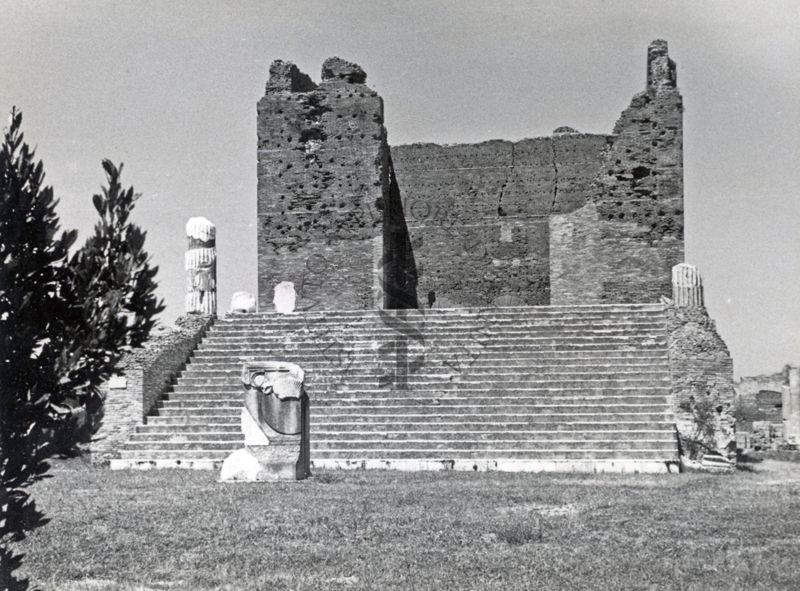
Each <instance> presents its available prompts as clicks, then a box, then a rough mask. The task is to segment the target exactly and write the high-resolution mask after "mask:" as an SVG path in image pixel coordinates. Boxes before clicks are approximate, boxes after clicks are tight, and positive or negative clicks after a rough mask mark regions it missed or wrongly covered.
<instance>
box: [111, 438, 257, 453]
mask: <svg viewBox="0 0 800 591" xmlns="http://www.w3.org/2000/svg"><path fill="white" fill-rule="evenodd" d="M243 441H244V438H242V439H238V440H235V439H234V440H225V441H213V440H207V441H157V442H155V443H153V442H150V441H138V440H131V441H129V442H128V443H126V444H125V446H124V447H123V448H122V451H123V452H136V451H192V450H209V451H228V452H232V451H236V450H237V449H239V448H241V447H242V442H243ZM123 457H124V456H123Z"/></svg>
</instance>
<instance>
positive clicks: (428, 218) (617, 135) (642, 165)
mask: <svg viewBox="0 0 800 591" xmlns="http://www.w3.org/2000/svg"><path fill="white" fill-rule="evenodd" d="M258 261H259V269H258V278H259V285H258V287H259V308H260V310H261V311H269V310H270V309H271V304H272V297H273V288H274V286H275V285H277V284H278V283H280V282H282V281H291V282H292V283H294V285H295V288H296V290H297V293H298V300H297V305H298V308H299V309H320V310H321V309H339V310H344V309H352V310H356V309H371V308H427V307H429V306H433V307H437V308H439V307H444V308H447V307H470V306H487V305H500V306H505V305H545V304H553V305H556V304H591V303H609V302H614V303H647V302H657V301H658V300H659V297H660V296H669V295H670V293H671V283H670V281H671V279H670V277H671V268H672V267H673V266H674V265H675V264H677V263H680V262H682V261H683V133H682V99H681V95H680V93H679V91H678V88H677V77H676V68H675V64H674V62H673V61H672V60H671V59H670V58H669V55H668V53H667V44H666V42H665V41H655V42H653V43H652V44H651V45H650V47H649V48H648V52H647V75H646V88H645V90H644V91H643V92H640V93H639V94H637V95H636V96H634V97H633V99H632V101H631V104H630V105H629V106H628V108H626V109H625V110H624V111H623V112H622V114H621V116H620V118H619V120H618V121H617V123H616V125H615V126H614V128H613V131H612V132H611V133H609V134H606V135H601V134H584V133H578V132H576V131H574V130H572V129H570V128H558V129H557V130H556V131H555V132H554V134H553V135H552V136H550V137H539V138H532V139H524V140H521V141H518V142H511V141H504V140H492V141H487V142H481V143H478V144H458V145H446V146H442V145H436V144H411V145H404V146H391V147H390V145H389V143H388V140H387V132H386V127H385V126H384V113H383V101H382V100H381V98H380V97H379V96H378V95H377V94H376V93H375V92H374V91H373V90H371V89H370V88H369V87H368V86H367V85H366V74H365V73H364V71H363V70H362V69H361V68H360V67H359V66H357V65H355V64H352V63H349V62H346V61H344V60H341V59H339V58H331V59H329V60H327V61H326V62H325V64H324V65H323V68H322V81H321V82H320V83H319V84H317V83H315V82H313V81H312V80H311V78H310V77H309V76H307V75H305V74H303V73H301V72H300V71H299V70H298V69H297V67H296V66H294V65H293V64H291V63H288V62H282V61H276V62H274V63H273V64H272V66H271V68H270V78H269V81H268V83H267V86H266V93H265V95H264V97H263V98H262V99H261V100H260V101H259V103H258Z"/></svg>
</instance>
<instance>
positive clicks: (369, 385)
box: [174, 374, 669, 392]
mask: <svg viewBox="0 0 800 591" xmlns="http://www.w3.org/2000/svg"><path fill="white" fill-rule="evenodd" d="M395 379H396V380H397V379H400V378H397V377H396V378H395ZM403 379H404V381H405V382H407V383H408V384H409V387H418V388H421V389H436V388H441V387H443V386H445V385H447V384H457V385H460V386H464V387H467V389H469V387H470V386H473V387H474V386H478V387H487V386H488V385H489V384H500V383H502V384H508V385H509V386H510V385H512V384H524V385H528V386H533V385H536V386H539V387H546V386H549V385H552V386H556V387H564V388H591V387H598V388H600V387H603V388H616V387H625V386H628V387H638V386H641V387H652V386H657V385H660V384H664V385H666V384H669V378H668V377H666V376H662V377H659V378H656V377H639V376H636V375H632V376H631V377H625V376H621V377H618V378H614V377H604V376H598V377H594V378H587V377H584V376H579V375H578V376H570V375H564V376H541V377H540V378H538V379H536V380H533V379H527V380H525V379H519V380H514V379H499V378H498V379H490V378H488V377H487V378H484V379H481V378H480V377H476V378H473V377H472V376H469V375H466V376H452V377H451V376H447V375H442V376H430V377H418V376H416V375H414V374H411V375H408V376H405V377H404V378H403ZM379 380H380V375H377V376H374V377H373V378H372V379H364V378H361V379H357V380H356V379H347V380H341V381H339V380H329V381H322V380H320V381H319V385H320V386H326V385H330V384H331V383H338V384H339V385H338V386H337V389H338V391H341V392H348V391H354V390H366V389H373V388H376V387H377V386H378V385H379ZM315 383H317V382H316V381H315V380H309V383H308V384H307V386H306V388H307V390H309V391H311V390H312V389H313V387H314V384H315ZM193 386H209V387H211V386H213V387H231V388H234V387H235V388H236V389H237V390H241V388H242V385H241V383H240V382H239V381H238V380H234V379H233V378H193V377H187V378H182V379H181V380H180V382H179V384H178V385H176V386H175V390H174V391H176V392H177V391H180V390H178V388H179V387H180V388H190V387H193ZM499 389H502V387H501V388H499ZM184 391H185V390H184Z"/></svg>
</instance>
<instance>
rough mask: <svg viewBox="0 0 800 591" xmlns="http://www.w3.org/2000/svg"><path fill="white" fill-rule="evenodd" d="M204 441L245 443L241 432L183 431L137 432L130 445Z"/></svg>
mask: <svg viewBox="0 0 800 591" xmlns="http://www.w3.org/2000/svg"><path fill="white" fill-rule="evenodd" d="M203 441H216V442H225V441H227V442H233V443H236V444H242V443H243V442H244V435H242V433H241V430H239V432H238V433H237V432H232V433H220V432H218V431H206V432H194V433H186V432H181V431H174V432H165V433H158V432H145V433H142V432H137V433H134V434H133V435H132V436H131V439H130V441H129V443H136V444H143V443H150V444H160V443H162V442H169V443H182V442H203Z"/></svg>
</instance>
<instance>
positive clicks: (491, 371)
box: [182, 360, 669, 380]
mask: <svg viewBox="0 0 800 591" xmlns="http://www.w3.org/2000/svg"><path fill="white" fill-rule="evenodd" d="M459 367H461V366H458V365H456V364H455V363H454V364H453V365H452V366H447V365H445V366H443V367H440V368H434V367H431V366H427V365H424V366H423V367H422V368H421V369H420V370H419V371H417V372H415V375H417V376H433V375H439V374H441V372H442V371H447V370H448V369H449V370H450V371H449V372H448V373H452V372H453V371H458V370H459ZM463 368H464V369H462V370H461V371H469V374H470V375H473V376H478V375H485V376H491V377H494V376H520V378H521V379H527V378H524V377H523V376H526V375H527V376H531V375H533V376H540V375H576V374H586V375H598V374H606V375H620V374H623V375H624V374H631V373H638V374H653V375H655V374H658V375H659V376H663V375H664V372H665V371H666V370H668V368H669V366H668V364H667V361H666V360H663V361H660V362H659V363H637V364H633V363H631V364H628V365H617V366H614V365H610V364H605V365H592V364H586V365H583V364H573V365H566V364H547V365H539V366H535V367H534V366H531V365H525V364H519V365H518V366H516V367H514V366H507V365H503V366H491V365H483V366H480V365H476V364H474V363H470V364H466V363H465V364H463ZM379 373H380V369H379V368H375V367H368V366H367V365H366V364H363V365H358V366H356V365H355V364H353V365H350V367H349V368H348V369H346V370H342V371H336V369H335V368H330V367H322V366H320V367H317V368H306V369H305V374H306V378H307V379H309V380H311V379H325V378H328V377H336V378H340V377H341V376H342V375H345V376H347V377H349V378H356V379H357V378H359V377H365V376H367V377H369V376H374V375H378V374H379ZM241 375H242V368H241V367H237V366H233V367H231V365H224V364H217V365H214V366H208V365H195V364H191V365H189V366H187V368H186V369H185V370H184V372H183V374H182V377H183V378H189V377H191V378H219V377H225V378H239V377H240V376H241Z"/></svg>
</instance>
